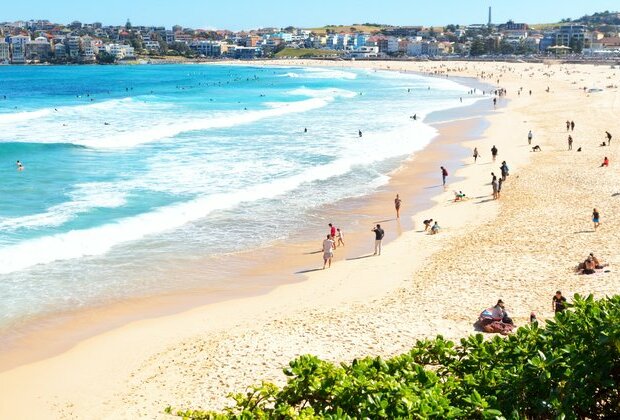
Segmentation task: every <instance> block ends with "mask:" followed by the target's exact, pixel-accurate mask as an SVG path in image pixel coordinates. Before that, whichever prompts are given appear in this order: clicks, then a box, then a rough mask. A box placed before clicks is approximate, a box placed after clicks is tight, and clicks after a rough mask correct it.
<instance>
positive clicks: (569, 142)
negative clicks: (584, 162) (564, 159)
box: [568, 134, 573, 150]
mask: <svg viewBox="0 0 620 420" xmlns="http://www.w3.org/2000/svg"><path fill="white" fill-rule="evenodd" d="M568 150H573V137H572V136H571V135H570V134H569V135H568Z"/></svg>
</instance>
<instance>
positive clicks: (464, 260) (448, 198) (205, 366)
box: [0, 60, 620, 419]
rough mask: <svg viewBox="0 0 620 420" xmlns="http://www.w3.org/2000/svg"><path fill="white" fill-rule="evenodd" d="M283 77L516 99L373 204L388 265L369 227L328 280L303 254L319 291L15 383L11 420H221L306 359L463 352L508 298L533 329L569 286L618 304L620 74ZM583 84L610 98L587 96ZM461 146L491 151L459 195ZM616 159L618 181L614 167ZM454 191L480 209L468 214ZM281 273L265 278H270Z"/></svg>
mask: <svg viewBox="0 0 620 420" xmlns="http://www.w3.org/2000/svg"><path fill="white" fill-rule="evenodd" d="M252 64H254V65H256V64H259V63H256V62H253V63H252ZM266 64H269V65H273V64H274V63H273V62H268V63H266ZM278 64H282V65H308V66H310V65H318V66H342V67H355V68H362V67H365V68H377V69H390V70H396V71H412V72H421V73H425V74H433V75H436V76H438V77H445V76H446V75H447V76H449V77H453V76H462V77H472V78H478V79H480V80H482V81H484V82H486V83H490V84H493V85H496V86H499V87H502V88H505V89H506V90H507V95H506V97H502V98H499V99H498V101H499V103H498V105H499V106H498V108H497V110H493V104H492V100H491V99H490V98H489V99H488V100H485V101H486V104H487V105H488V109H489V111H490V112H489V113H488V114H487V115H486V116H485V119H486V120H487V122H488V123H489V125H488V128H487V129H486V130H485V131H484V133H482V135H480V136H476V137H475V138H467V136H464V135H463V133H465V132H466V129H467V130H471V127H469V129H468V128H467V124H468V122H467V121H468V120H469V119H468V118H465V119H464V121H462V122H461V125H454V124H452V125H451V126H450V127H446V128H445V130H442V132H441V136H440V139H438V141H435V142H433V143H432V144H431V145H430V146H429V147H428V148H427V150H425V151H423V152H421V153H420V154H419V156H424V158H425V163H426V165H428V166H427V167H423V165H419V166H418V165H415V163H416V158H415V157H414V158H413V159H412V160H411V161H410V162H408V163H407V164H406V165H404V167H403V168H402V169H401V170H400V171H399V172H398V173H396V174H394V177H393V179H392V181H391V186H390V189H389V190H387V192H383V193H380V194H377V195H375V196H374V197H373V201H372V203H370V204H369V206H368V208H372V209H374V210H372V211H371V212H370V214H369V216H368V220H369V221H377V220H387V222H386V223H385V227H386V230H387V231H388V232H389V234H390V235H391V236H392V238H393V241H391V243H389V244H388V245H387V246H386V247H385V248H384V252H383V254H382V255H381V256H380V257H372V258H365V257H366V256H368V252H369V251H370V253H372V236H371V234H370V232H368V231H369V229H370V226H365V225H364V226H361V225H360V226H359V227H355V229H352V231H355V232H354V233H353V232H352V233H353V234H352V235H350V236H348V238H349V241H351V243H352V244H355V246H351V247H350V248H349V247H347V251H346V252H341V250H338V251H337V252H336V259H335V263H334V265H333V266H332V268H331V269H329V270H325V271H321V270H319V271H311V270H312V268H311V267H314V268H317V267H319V266H320V255H319V254H316V255H303V253H302V252H301V250H303V249H305V250H307V247H308V244H300V245H296V246H295V247H294V248H293V250H294V251H295V253H297V254H298V255H299V257H298V258H296V259H294V260H291V261H287V263H286V264H285V265H286V266H287V267H298V268H297V270H298V271H307V272H306V273H304V274H305V277H304V281H295V282H289V283H288V284H283V285H280V286H277V287H272V288H270V289H269V290H268V291H267V292H266V293H263V294H259V295H256V296H248V297H243V298H238V299H232V300H225V301H221V302H215V303H211V304H208V305H203V306H198V307H196V308H194V309H191V310H188V311H185V312H183V313H179V314H171V315H166V316H157V317H150V318H145V319H140V320H133V321H131V322H129V323H125V324H124V325H121V326H117V327H116V328H114V329H112V330H108V331H105V332H102V333H98V334H96V335H93V336H91V337H88V338H86V339H83V340H80V341H79V343H78V344H76V345H75V346H73V347H71V348H69V349H63V351H62V352H60V353H58V354H55V355H53V356H50V357H46V358H44V359H41V360H38V361H35V362H30V363H27V364H23V365H20V366H18V367H16V368H14V369H8V370H5V371H3V372H1V373H0V386H1V387H2V389H3V393H2V396H0V418H29V419H39V418H41V419H43V418H78V419H82V418H93V417H97V418H136V417H140V416H142V417H146V418H165V417H167V416H166V415H165V414H163V410H164V409H165V407H167V406H169V405H171V406H173V407H176V408H189V407H191V408H203V409H219V408H222V407H223V406H224V405H226V404H227V403H230V401H229V400H227V398H226V395H227V394H228V393H229V392H233V391H243V390H244V389H245V387H247V386H248V385H251V384H254V383H258V382H260V381H261V380H271V381H275V382H278V383H281V382H282V381H283V379H284V377H283V375H282V374H281V369H282V367H283V366H285V365H286V364H287V363H288V361H289V360H291V359H292V358H294V357H295V356H297V355H300V354H306V353H312V354H316V355H318V356H320V357H323V358H326V359H329V360H334V361H338V360H351V359H353V358H355V357H359V356H363V355H369V354H373V355H384V356H389V355H393V354H397V353H399V352H403V351H406V350H407V349H408V348H409V347H410V346H411V345H412V344H413V343H414V342H415V340H416V339H419V338H424V337H432V336H435V335H437V334H442V335H444V336H445V337H447V338H451V339H458V338H460V337H463V336H465V335H468V334H470V333H472V332H474V327H473V323H474V322H475V320H476V318H477V315H478V314H479V312H480V311H481V310H482V309H484V308H485V307H488V306H490V305H492V304H494V303H495V301H496V300H497V299H498V298H502V299H503V300H504V301H505V302H506V306H507V308H508V310H509V312H510V313H511V315H512V316H513V318H514V319H515V322H516V323H517V325H521V324H524V323H525V322H527V319H528V318H529V315H530V313H531V312H532V311H533V312H535V313H536V314H537V316H538V318H539V319H540V320H543V321H544V320H545V319H548V318H550V317H552V316H553V313H552V311H551V297H552V295H553V293H554V292H555V291H556V290H558V289H560V290H562V292H563V293H564V295H565V296H572V295H573V294H574V293H580V294H589V293H593V294H594V295H595V296H597V297H601V296H605V295H611V294H617V293H618V292H619V291H620V276H619V275H618V274H617V273H616V267H619V266H620V260H618V254H617V253H615V252H614V251H615V249H616V248H617V247H618V246H620V233H618V232H620V230H619V229H618V228H619V227H620V221H619V220H618V219H617V217H616V215H617V214H619V213H620V191H618V189H617V185H618V184H619V181H620V175H618V172H617V171H616V170H615V165H616V162H617V161H616V159H617V158H619V157H620V154H619V153H618V143H617V141H618V140H617V138H618V137H620V126H619V124H618V118H617V115H618V112H619V111H620V94H619V91H618V88H617V87H608V86H611V85H614V84H615V83H617V80H618V74H617V73H618V71H619V70H616V69H612V68H610V66H592V65H560V64H551V65H545V64H529V63H479V62H477V63H467V62H444V63H441V62H423V63H413V62H407V63H400V62H323V61H321V62H309V61H302V60H296V61H291V62H287V61H279V62H278ZM584 87H586V88H600V89H602V91H600V92H593V93H588V92H587V91H584V89H583V88H584ZM520 88H523V90H522V92H521V94H520V95H519V94H518V93H517V92H518V91H519V89H520ZM547 88H549V92H546V89H547ZM530 90H531V94H530V93H529V92H530ZM566 120H573V121H574V122H575V124H576V126H575V129H574V131H573V132H571V133H570V134H571V135H572V137H573V138H574V145H573V150H572V151H568V150H567V142H566V138H567V135H568V134H569V133H567V131H566V127H565V121H566ZM459 127H460V128H459ZM440 128H441V127H440ZM529 130H532V132H533V133H534V140H533V141H532V146H533V145H539V146H540V148H541V150H542V151H541V152H532V151H531V146H529V145H528V143H527V133H528V131H529ZM606 130H608V131H610V132H611V133H612V134H613V135H614V139H613V140H612V143H611V147H599V144H600V143H601V142H603V141H604V140H605V138H604V135H605V131H606ZM455 145H461V146H462V147H464V148H466V149H468V150H473V148H474V147H477V148H478V150H479V152H480V153H481V158H479V160H478V162H477V163H475V164H474V162H473V158H471V157H467V158H466V159H465V160H464V161H463V162H461V163H460V164H459V165H458V166H456V165H455V164H453V166H449V169H450V177H449V178H448V186H447V188H446V189H445V190H444V189H443V188H441V186H438V183H440V176H439V170H438V168H439V166H440V165H442V164H444V163H445V162H444V161H443V160H442V158H443V157H442V154H443V155H445V154H447V150H448V148H450V147H455ZM493 145H495V146H497V148H498V149H499V155H498V158H497V161H496V162H492V160H491V153H490V148H491V147H492V146H493ZM580 147H581V148H582V151H581V152H577V149H578V148H580ZM605 156H607V157H608V158H609V160H610V162H611V163H610V166H609V167H600V164H601V162H602V161H603V158H604V157H605ZM503 160H506V161H507V163H508V165H509V167H510V176H509V177H508V179H507V181H506V182H505V183H504V186H503V188H502V196H501V199H500V200H492V198H491V186H490V181H491V172H495V173H496V174H499V166H500V163H501V161H503ZM428 167H436V168H437V177H436V179H428V178H427V179H424V178H423V177H422V174H423V173H427V172H428ZM416 171H418V172H417V176H418V178H415V176H416ZM410 177H414V178H415V179H418V180H419V182H421V184H419V185H417V186H416V188H417V190H415V188H414V190H415V191H414V190H410V191H409V192H406V193H405V194H406V195H407V196H409V195H410V194H412V195H415V194H420V190H425V189H426V190H427V192H428V190H430V194H433V195H434V198H433V202H434V203H435V205H434V206H433V207H432V208H430V209H426V210H424V211H421V212H418V213H414V214H411V213H408V214H407V215H406V217H407V218H409V219H411V220H403V222H401V223H402V225H403V226H405V227H404V228H402V227H401V230H402V234H399V235H396V234H395V232H398V231H399V227H398V223H396V221H394V220H392V219H393V217H394V210H393V205H392V200H393V191H395V190H399V191H400V189H401V188H405V186H406V185H407V184H408V183H409V180H410V179H411V178H410ZM455 179H456V181H455ZM453 190H462V191H463V192H465V193H466V194H467V196H468V197H469V199H468V200H466V201H463V202H456V203H455V202H453V198H454V194H453ZM405 204H406V205H411V204H409V203H407V202H405ZM411 206H412V207H414V206H413V205H411ZM595 207H596V208H597V209H599V210H600V212H601V217H602V225H601V227H600V228H599V229H598V230H597V231H596V232H595V231H594V230H593V226H592V223H591V214H592V209H593V208H595ZM427 218H433V219H435V220H438V221H439V223H440V225H441V227H442V231H441V232H440V234H438V235H434V236H430V235H426V234H424V233H423V232H420V230H421V229H420V226H421V221H422V220H423V219H427ZM408 225H410V226H413V230H407V226H408ZM363 231H364V232H367V234H362V232H363ZM364 249H365V251H363V250H364ZM590 252H593V253H594V254H595V255H597V256H598V257H599V258H601V259H602V260H603V261H604V262H606V263H609V264H610V267H609V271H610V272H608V273H600V274H596V275H592V276H581V275H576V274H575V272H574V267H575V266H576V265H577V263H579V262H581V261H583V260H584V259H585V258H586V256H587V255H588V254H589V253H590ZM361 257H362V258H361ZM273 269H274V270H275V271H277V270H278V263H274V266H273ZM280 269H281V267H280ZM269 273H270V269H269V267H263V268H261V272H260V273H256V274H257V275H261V276H269ZM41 344H42V345H43V346H44V343H41Z"/></svg>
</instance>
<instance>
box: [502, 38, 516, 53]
mask: <svg viewBox="0 0 620 420" xmlns="http://www.w3.org/2000/svg"><path fill="white" fill-rule="evenodd" d="M499 52H500V53H501V54H514V52H515V50H514V47H513V46H512V44H511V43H510V42H508V41H506V39H502V40H501V41H500V43H499Z"/></svg>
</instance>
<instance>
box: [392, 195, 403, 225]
mask: <svg viewBox="0 0 620 420" xmlns="http://www.w3.org/2000/svg"><path fill="white" fill-rule="evenodd" d="M402 201H403V200H401V199H400V197H399V196H398V194H396V198H395V199H394V208H395V209H396V218H397V219H400V205H401V203H402Z"/></svg>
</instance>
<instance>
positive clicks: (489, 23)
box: [488, 6, 491, 26]
mask: <svg viewBox="0 0 620 420" xmlns="http://www.w3.org/2000/svg"><path fill="white" fill-rule="evenodd" d="M488 25H489V26H491V6H489V22H488Z"/></svg>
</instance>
